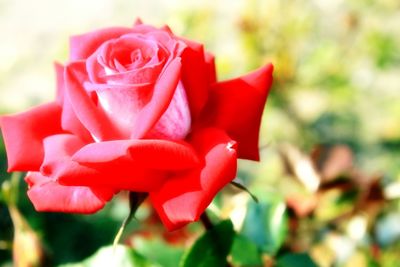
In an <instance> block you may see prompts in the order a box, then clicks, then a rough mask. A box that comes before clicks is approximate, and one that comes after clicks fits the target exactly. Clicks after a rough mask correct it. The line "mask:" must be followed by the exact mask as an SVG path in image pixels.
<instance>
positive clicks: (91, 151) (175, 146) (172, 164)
mask: <svg viewBox="0 0 400 267" xmlns="http://www.w3.org/2000/svg"><path fill="white" fill-rule="evenodd" d="M72 160H74V161H77V162H79V163H80V164H81V165H85V166H92V167H96V166H101V165H103V166H104V165H107V168H110V170H112V169H114V170H115V169H116V168H118V167H119V168H121V166H122V165H127V166H130V168H132V169H133V171H134V167H135V166H136V167H138V168H149V169H157V170H184V169H188V168H193V167H195V166H197V165H199V164H200V161H199V159H198V157H197V154H196V152H195V151H194V150H193V148H192V147H191V146H190V145H189V144H186V143H184V142H174V141H168V140H139V139H138V140H116V141H109V142H101V143H92V144H89V145H87V146H85V147H83V148H81V149H80V150H79V151H77V152H76V153H75V154H74V155H73V157H72Z"/></svg>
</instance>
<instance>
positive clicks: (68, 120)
mask: <svg viewBox="0 0 400 267" xmlns="http://www.w3.org/2000/svg"><path fill="white" fill-rule="evenodd" d="M55 70H56V78H57V97H56V99H57V103H58V104H59V105H60V106H61V107H62V113H61V127H62V128H63V129H64V130H65V131H67V132H71V133H73V134H75V135H77V136H79V137H80V138H81V139H83V140H88V141H89V140H92V137H91V136H90V133H89V131H88V130H87V129H86V128H85V127H84V126H83V125H82V123H81V122H80V121H79V119H78V118H77V117H76V115H75V113H74V110H73V108H72V105H71V102H70V100H69V97H68V95H67V94H66V92H65V82H64V66H63V65H61V64H58V63H56V64H55Z"/></svg>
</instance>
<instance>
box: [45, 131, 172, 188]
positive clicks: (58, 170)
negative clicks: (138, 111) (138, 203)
mask: <svg viewBox="0 0 400 267" xmlns="http://www.w3.org/2000/svg"><path fill="white" fill-rule="evenodd" d="M84 145H85V143H84V142H83V141H82V140H80V139H79V138H78V137H76V136H74V135H70V134H59V135H53V136H50V137H48V138H46V139H45V140H44V150H45V157H44V160H43V164H42V166H41V169H40V171H41V173H42V174H43V175H45V176H48V177H51V178H52V179H54V180H57V181H58V182H59V183H60V184H63V185H69V186H89V187H97V186H99V187H107V188H113V189H115V190H130V191H141V192H147V191H150V190H154V189H157V188H158V187H160V186H161V184H162V182H163V181H164V179H165V175H164V174H162V173H159V172H157V171H154V170H148V169H144V168H143V167H142V166H138V165H126V164H125V165H124V164H123V161H122V160H121V161H116V162H115V163H114V164H110V165H108V164H107V162H103V164H97V165H96V166H94V165H91V166H89V165H82V164H79V163H78V162H76V161H73V160H72V159H71V157H72V155H73V154H74V153H75V152H77V151H78V150H79V149H81V148H82V147H84ZM104 153H106V152H104Z"/></svg>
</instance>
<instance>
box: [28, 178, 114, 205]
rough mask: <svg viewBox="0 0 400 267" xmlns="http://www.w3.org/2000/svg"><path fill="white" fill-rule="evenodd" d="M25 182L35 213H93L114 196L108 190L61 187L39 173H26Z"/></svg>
mask: <svg viewBox="0 0 400 267" xmlns="http://www.w3.org/2000/svg"><path fill="white" fill-rule="evenodd" d="M25 181H26V182H27V183H28V184H29V190H28V196H29V198H30V200H31V201H32V203H33V205H34V207H35V209H36V210H37V211H55V212H73V213H94V212H96V211H98V210H100V209H101V208H103V207H104V205H105V203H106V202H107V201H109V200H110V199H111V198H112V196H113V195H114V191H113V190H111V189H108V188H99V187H92V188H90V187H84V186H63V185H60V184H59V183H57V181H54V180H52V179H50V178H49V177H46V176H43V175H42V174H40V173H39V172H30V173H28V175H27V176H26V177H25Z"/></svg>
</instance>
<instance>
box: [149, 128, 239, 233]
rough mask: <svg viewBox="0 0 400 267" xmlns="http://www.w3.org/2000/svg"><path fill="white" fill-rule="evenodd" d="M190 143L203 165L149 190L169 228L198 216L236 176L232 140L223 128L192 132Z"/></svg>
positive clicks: (177, 226)
mask: <svg viewBox="0 0 400 267" xmlns="http://www.w3.org/2000/svg"><path fill="white" fill-rule="evenodd" d="M192 143H193V145H194V146H195V147H196V148H197V150H198V152H199V153H200V154H202V155H203V156H204V160H205V165H204V166H203V167H200V168H197V169H195V170H193V171H189V172H183V173H180V174H178V175H176V176H175V177H172V178H170V179H168V180H166V182H165V183H164V185H163V186H162V187H161V188H160V190H158V191H154V192H151V193H150V199H151V201H152V203H153V206H154V207H155V209H156V210H157V213H158V214H159V216H160V218H161V220H162V222H163V223H164V225H165V226H166V227H167V228H168V229H169V230H170V231H171V230H175V229H177V228H179V227H182V226H183V225H185V224H187V223H189V222H192V221H196V220H198V219H199V217H200V215H201V214H202V213H203V212H204V210H205V209H206V208H207V206H208V205H209V204H210V203H211V201H212V199H213V198H214V196H215V195H216V194H217V193H218V191H219V190H221V189H222V187H224V186H225V185H226V184H227V183H229V182H230V181H232V180H233V179H234V178H235V176H236V167H237V166H236V162H237V159H236V150H235V142H234V141H233V140H232V139H230V138H229V137H228V136H227V135H226V134H225V133H224V132H223V131H220V130H218V129H210V128H209V129H205V130H201V131H200V132H197V133H195V134H194V135H193V139H192Z"/></svg>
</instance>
